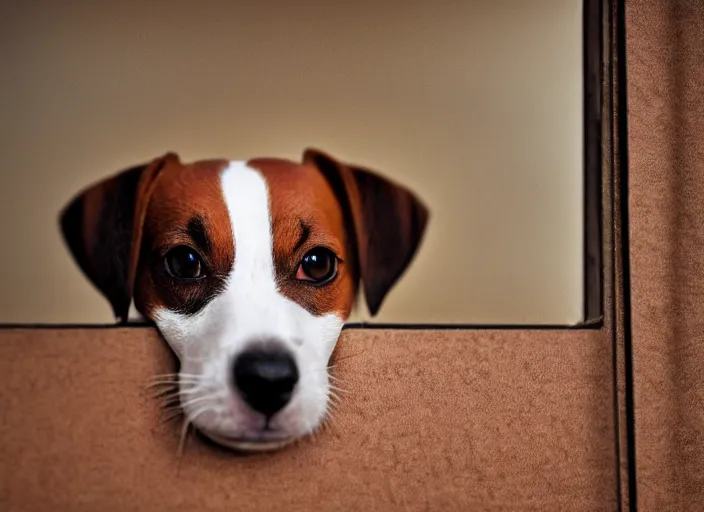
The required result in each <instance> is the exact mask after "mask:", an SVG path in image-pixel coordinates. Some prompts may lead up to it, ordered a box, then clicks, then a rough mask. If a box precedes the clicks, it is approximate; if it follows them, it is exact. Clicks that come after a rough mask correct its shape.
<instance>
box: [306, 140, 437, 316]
mask: <svg viewBox="0 0 704 512" xmlns="http://www.w3.org/2000/svg"><path fill="white" fill-rule="evenodd" d="M303 162H304V163H308V164H313V165H315V166H316V167H317V168H318V169H319V170H320V171H321V172H322V173H323V175H324V176H325V177H326V178H327V180H328V182H329V183H330V184H331V186H332V188H333V190H334V191H335V194H336V195H337V197H338V200H339V201H340V203H341V205H342V209H343V212H344V213H345V217H346V218H347V219H348V226H347V229H348V231H349V232H351V233H352V239H353V240H352V242H353V243H355V244H356V251H357V254H358V264H359V268H358V271H359V276H360V278H361V280H362V285H363V288H364V295H365V299H366V302H367V307H368V308H369V312H370V313H371V314H372V315H376V314H377V312H378V311H379V308H380V307H381V304H382V302H383V301H384V298H385V297H386V295H387V294H388V293H389V291H390V290H391V288H392V287H393V286H394V285H395V284H396V282H397V281H398V279H399V278H400V277H401V275H402V274H403V273H404V272H405V270H406V268H407V267H408V265H410V263H411V261H412V260H413V258H414V256H415V254H416V252H417V251H418V247H419V245H420V243H421V241H422V239H423V235H424V233H425V229H426V225H427V223H428V209H427V208H426V206H425V205H424V204H423V203H422V202H421V200H420V199H419V198H418V197H417V196H416V195H415V194H414V193H413V192H411V191H410V190H408V189H407V188H405V187H403V186H401V185H399V184H397V183H394V182H392V181H390V180H388V179H386V178H384V177H382V176H379V175H378V174H377V173H376V172H374V171H371V170H369V169H364V168H361V167H359V166H355V165H349V164H345V163H342V162H339V161H337V160H336V159H334V158H332V157H331V156H329V155H327V154H325V153H323V152H321V151H319V150H317V149H312V148H309V149H306V150H305V152H304V153H303Z"/></svg>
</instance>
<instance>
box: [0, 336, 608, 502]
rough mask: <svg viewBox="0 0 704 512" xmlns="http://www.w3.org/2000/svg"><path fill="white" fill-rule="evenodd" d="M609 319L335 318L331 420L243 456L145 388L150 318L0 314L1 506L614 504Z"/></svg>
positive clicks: (156, 367)
mask: <svg viewBox="0 0 704 512" xmlns="http://www.w3.org/2000/svg"><path fill="white" fill-rule="evenodd" d="M610 343H611V342H610V336H608V335H607V334H606V333H605V332H604V331H598V330H593V331H537V330H536V331H441V332H433V331H430V332H427V331H367V330H348V331H345V333H344V335H343V338H342V339H341V341H340V345H339V347H340V352H339V362H338V363H337V368H336V372H337V376H338V377H339V378H340V379H341V383H340V386H341V387H342V388H344V389H346V390H347V394H346V395H344V397H343V401H342V402H341V406H340V408H339V411H338V412H337V413H336V415H335V416H334V418H335V421H334V425H333V427H332V429H331V430H329V431H328V432H325V433H322V434H321V435H319V436H318V437H317V438H316V439H315V440H314V441H312V442H311V441H307V442H303V443H301V444H300V445H298V446H294V447H291V448H290V449H287V450H284V451H282V452H279V453H277V454H273V455H264V456H253V457H247V458H244V459H242V458H237V457H233V456H231V455H230V454H227V453H224V452H221V451H219V450H215V449H213V448H210V447H208V446H206V445H204V444H203V443H201V442H199V441H197V440H196V439H190V441H189V442H188V444H187V446H186V449H185V452H184V455H183V457H182V458H181V459H180V460H179V459H178V458H177V457H176V451H177V437H178V436H177V432H178V430H179V429H180V425H179V424H177V423H176V422H171V423H165V424H164V423H160V418H161V417H162V415H160V414H159V408H158V405H157V402H156V400H155V399H153V398H151V396H150V394H149V391H148V390H147V389H146V388H145V386H146V383H147V382H148V379H149V377H150V376H153V375H154V374H156V373H163V372H165V371H172V367H171V358H170V357H168V351H167V350H166V348H165V346H164V344H163V343H162V342H161V341H160V340H159V339H158V337H157V336H156V335H155V332H154V331H152V330H151V329H148V328H132V329H109V330H107V329H93V330H18V331H12V330H4V331H2V330H0V414H2V416H1V419H0V510H4V511H31V512H43V511H47V512H49V511H51V512H56V511H59V512H63V511H86V512H89V511H90V512H94V511H101V512H112V511H125V510H145V511H150V512H159V511H170V512H171V511H178V510H183V511H193V510H198V511H206V510H222V511H231V510H237V511H248V510H251V511H263V510H267V511H277V510H281V511H287V512H304V511H306V512H307V511H312V510H319V511H338V510H339V511H354V510H359V511H362V510H363V511H370V512H372V511H379V512H393V511H395V510H399V511H400V510H404V511H426V510H433V511H447V512H454V511H457V512H467V511H470V510H493V511H498V510H514V511H532V510H533V511H544V510H569V511H571V512H578V511H585V512H594V511H602V510H603V511H610V510H616V504H617V495H616V487H615V482H616V477H615V471H616V470H615V467H616V466H615V459H614V435H615V431H614V424H613V401H612V387H611V384H610V383H611V380H612V378H611V348H610V347H611V345H610Z"/></svg>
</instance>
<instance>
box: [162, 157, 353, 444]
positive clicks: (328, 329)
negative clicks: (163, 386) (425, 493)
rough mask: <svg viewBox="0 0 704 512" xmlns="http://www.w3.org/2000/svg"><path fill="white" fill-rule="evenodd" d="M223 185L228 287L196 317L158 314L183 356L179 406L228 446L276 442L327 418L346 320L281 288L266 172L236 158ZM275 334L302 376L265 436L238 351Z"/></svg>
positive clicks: (298, 434)
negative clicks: (246, 394)
mask: <svg viewBox="0 0 704 512" xmlns="http://www.w3.org/2000/svg"><path fill="white" fill-rule="evenodd" d="M221 184H222V190H223V196H224V199H225V203H226V205H227V209H228V211H229V214H230V219H231V222H232V229H233V233H234V243H235V263H234V268H233V270H232V272H231V274H230V275H229V276H228V279H227V286H226V288H225V291H224V292H223V293H222V294H221V295H219V296H218V297H216V298H214V299H213V300H212V301H211V302H210V303H209V304H208V305H207V306H205V307H204V308H203V309H202V310H201V311H200V312H198V313H197V314H196V315H192V316H188V315H181V314H177V313H174V312H173V311H170V310H166V309H161V310H159V311H157V312H156V313H155V315H154V319H155V322H156V324H157V326H158V328H159V330H160V331H161V333H162V334H163V336H164V338H165V339H166V341H167V342H168V343H169V345H170V346H171V348H172V349H173V350H174V352H175V353H176V355H177V356H178V358H179V360H180V361H181V384H180V393H181V404H182V407H183V409H184V412H185V413H186V415H187V417H188V419H189V420H191V421H192V423H193V424H194V425H195V426H196V428H198V429H199V430H200V431H201V432H203V433H204V434H206V435H208V436H209V437H211V438H212V439H214V440H215V441H217V442H219V443H222V444H230V445H233V446H235V447H238V448H258V449H264V448H267V447H268V448H273V447H277V446H279V445H281V444H282V443H283V444H285V443H286V442H289V441H291V440H294V439H296V438H299V437H301V436H303V435H306V434H308V433H310V432H312V431H313V430H315V428H316V427H317V426H318V425H319V424H320V422H321V421H322V419H323V418H324V416H325V413H326V410H327V402H328V391H329V383H328V373H327V366H328V361H329V359H330V356H331V355H332V351H333V349H334V347H335V343H336V342H337V339H338V337H339V334H340V330H341V329H342V325H343V320H342V319H341V318H340V317H339V316H337V315H334V314H328V315H323V316H315V315H312V314H311V313H309V312H308V311H306V310H305V309H304V308H303V307H301V306H300V305H299V304H297V303H295V302H293V301H291V300H289V299H287V298H286V297H284V296H283V295H282V294H281V293H280V292H279V290H278V289H277V286H276V282H275V269H274V259H273V239H272V230H271V213H270V209H269V193H268V188H267V184H266V180H265V179H264V177H263V176H262V175H261V174H260V173H259V172H258V171H256V170H254V169H252V168H250V167H248V166H247V165H246V163H244V162H231V164H230V166H229V167H228V168H227V169H226V170H225V171H224V172H223V175H222V178H221ZM269 338H275V339H277V340H280V341H281V342H283V343H285V344H286V346H287V347H288V349H289V350H290V351H291V352H292V353H293V354H294V357H295V359H296V362H297V365H298V371H299V375H300V380H299V382H298V385H297V387H296V390H295V392H294V395H293V398H292V400H291V401H290V402H289V403H288V404H287V405H286V407H285V408H284V409H282V410H281V411H279V413H278V414H276V415H275V416H274V417H273V418H272V419H271V421H270V423H269V427H270V428H271V429H273V430H274V431H275V433H269V432H267V433H266V436H264V434H263V433H262V432H261V429H262V428H263V426H264V423H265V418H264V416H263V415H261V414H259V413H257V412H255V411H253V410H251V409H250V408H249V407H248V406H247V404H246V403H245V402H244V401H242V400H241V398H240V397H239V396H238V395H237V393H236V391H235V390H234V389H233V387H232V385H231V375H232V360H233V358H234V357H235V355H236V354H238V353H239V352H241V351H242V350H243V349H244V348H246V347H247V345H248V344H250V343H252V342H256V341H258V340H264V339H269ZM230 439H237V441H231V440H230Z"/></svg>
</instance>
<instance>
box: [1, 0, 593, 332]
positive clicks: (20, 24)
mask: <svg viewBox="0 0 704 512" xmlns="http://www.w3.org/2000/svg"><path fill="white" fill-rule="evenodd" d="M581 37H582V34H581V2H580V1H578V0H531V1H526V0H485V1H481V0H456V1H453V0H434V1H428V0H412V1H405V2H400V1H399V2H396V1H391V0H377V1H371V0H364V1H359V0H336V1H325V0H311V1H307V2H291V1H288V2H285V1H284V0H280V1H266V0H257V1H255V0H249V1H247V2H244V1H230V2H226V1H224V0H223V1H217V2H213V1H211V2H208V1H203V2H190V1H185V0H176V1H169V2H167V1H161V2H156V1H153V2H147V1H145V2H136V1H126V0H122V1H117V0H110V1H105V2H99V1H93V2H88V1H84V2H79V1H76V0H62V1H54V0H43V1H31V0H30V1H24V0H22V1H21V0H15V1H8V0H4V1H3V2H1V3H0V59H1V60H0V62H1V63H2V68H1V70H0V87H1V89H0V116H1V118H0V145H1V146H0V150H1V151H0V215H1V216H2V219H3V221H2V232H1V234H2V236H1V239H2V241H3V248H2V252H1V253H0V254H1V256H0V257H1V258H2V259H1V260H0V263H1V264H0V282H2V293H1V294H0V322H5V323H7V322H9V323H24V322H32V323H36V322H58V323H69V322H111V321H112V317H111V314H110V310H109V308H108V306H107V303H106V302H105V301H103V300H102V299H101V298H100V296H99V295H98V294H97V293H96V292H95V291H94V290H93V289H92V287H91V286H90V285H89V284H88V283H87V281H85V280H84V278H83V277H82V275H81V274H80V273H79V271H78V270H77V267H75V265H74V264H73V262H72V261H71V260H70V259H69V257H68V254H67V252H66V251H65V250H64V248H63V246H62V243H61V240H60V238H59V236H58V230H57V225H56V214H57V212H58V211H59V209H60V208H61V207H62V206H63V205H64V204H65V202H66V201H67V200H68V199H69V198H70V197H71V196H72V195H73V194H74V193H75V192H76V191H77V190H78V189H80V188H82V187H84V186H85V185H86V184H88V183H89V182H92V181H94V180H97V179H100V178H102V177H104V176H106V175H108V174H111V173H114V172H115V171H117V170H119V169H122V168H125V167H127V166H130V165H132V164H135V163H139V162H142V161H145V160H148V159H151V158H152V157H154V156H156V155H158V154H161V153H163V152H165V151H167V150H174V151H177V152H178V153H179V154H180V155H181V157H182V158H183V159H184V160H192V159H198V158H202V157H213V156H224V157H228V158H232V159H245V158H249V157H252V156H284V157H290V158H299V157H300V154H301V152H302V150H303V148H304V147H306V146H308V145H313V146H317V147H320V148H322V149H324V150H326V151H328V152H330V153H332V154H334V155H336V156H337V157H339V158H343V159H348V160H351V161H354V162H357V163H361V164H364V165H367V166H369V167H372V168H374V169H376V170H378V171H379V172H382V173H384V174H386V175H388V176H390V177H393V178H396V179H398V180H401V181H403V182H404V183H406V184H407V185H409V186H410V187H412V188H414V189H415V190H416V191H417V192H419V193H420V194H421V195H422V196H423V197H424V199H425V200H426V201H427V203H428V204H429V205H430V206H431V208H432V214H433V217H432V223H431V225H430V227H429V232H428V236H427V238H426V241H425V244H424V246H423V248H422V251H421V253H420V254H419V256H418V258H417V260H416V261H415V263H414V265H413V266H412V267H411V269H410V270H409V271H408V273H407V274H406V276H405V278H404V280H403V281H402V282H401V283H400V284H399V285H398V286H397V288H396V289H395V290H394V291H393V292H392V294H391V295H390V296H389V298H388V300H387V302H386V304H385V307H384V309H383V311H382V313H381V315H380V316H379V317H378V318H377V320H379V321H388V322H462V323H475V322H477V323H494V322H501V323H573V322H576V321H578V320H580V319H581V310H582V75H581V69H582V60H581V59H582V50H581ZM357 318H359V317H357Z"/></svg>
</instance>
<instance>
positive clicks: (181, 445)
mask: <svg viewBox="0 0 704 512" xmlns="http://www.w3.org/2000/svg"><path fill="white" fill-rule="evenodd" d="M190 426H191V420H189V419H188V417H185V418H184V419H183V426H182V427H181V434H180V435H179V440H178V449H177V451H176V455H177V457H178V458H179V459H180V458H181V456H182V455H183V449H184V447H185V445H186V436H187V435H188V427H190Z"/></svg>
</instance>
